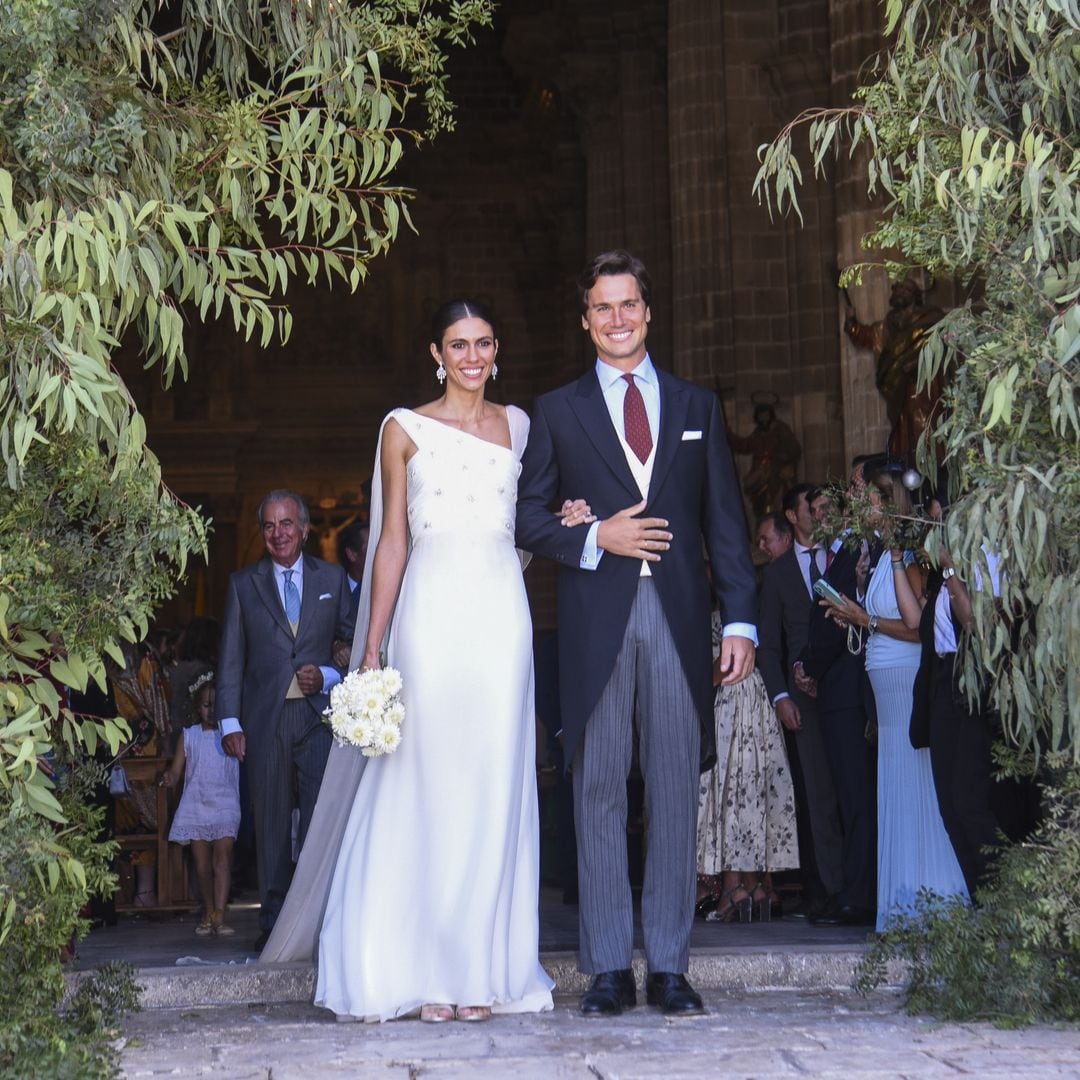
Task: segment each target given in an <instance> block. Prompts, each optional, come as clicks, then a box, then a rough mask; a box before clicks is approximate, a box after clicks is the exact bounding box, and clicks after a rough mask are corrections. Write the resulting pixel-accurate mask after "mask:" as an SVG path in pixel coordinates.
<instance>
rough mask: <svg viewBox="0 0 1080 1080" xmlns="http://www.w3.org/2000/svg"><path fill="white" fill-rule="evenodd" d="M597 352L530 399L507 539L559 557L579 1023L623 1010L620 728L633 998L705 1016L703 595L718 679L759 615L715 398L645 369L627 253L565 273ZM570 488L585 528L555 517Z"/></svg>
mask: <svg viewBox="0 0 1080 1080" xmlns="http://www.w3.org/2000/svg"><path fill="white" fill-rule="evenodd" d="M578 285H579V288H580V302H581V325H582V327H583V328H584V329H585V330H586V331H587V333H588V334H589V337H590V338H591V339H592V343H593V345H594V346H595V348H596V355H597V360H596V364H595V366H594V367H592V368H590V369H589V370H588V371H587V372H586V373H585V374H584V375H583V376H582V377H581V378H580V379H578V380H577V382H574V383H571V384H570V385H568V386H564V387H562V388H561V389H559V390H555V391H553V392H551V393H549V394H545V395H543V396H542V397H540V398H538V399H537V401H536V404H535V408H534V411H533V416H532V428H531V431H530V434H529V442H528V446H527V447H526V450H525V455H524V458H523V459H522V471H521V479H520V482H519V485H518V513H517V543H518V545H519V546H520V547H522V548H524V549H526V550H529V551H533V552H535V553H537V554H540V555H545V556H547V557H548V558H551V559H554V560H555V561H556V562H558V563H559V564H560V573H559V585H558V608H559V678H560V683H561V686H562V694H561V699H562V700H561V704H562V720H563V740H564V747H565V756H566V760H567V761H568V762H570V763H571V769H572V771H573V781H574V810H575V816H576V825H577V841H578V878H579V890H580V921H581V949H580V962H581V967H582V970H583V971H585V972H586V974H590V975H592V976H593V979H592V983H591V985H590V988H589V990H588V992H587V993H586V994H585V995H584V996H583V997H582V999H581V1011H582V1013H584V1014H585V1015H586V1016H603V1015H608V1016H612V1015H617V1014H618V1013H620V1012H622V1009H623V1007H625V1006H628V1005H633V1004H635V1001H636V995H635V988H634V977H633V972H632V970H631V951H632V947H633V908H632V899H631V894H630V881H629V876H628V870H627V855H626V810H627V807H626V779H627V774H628V773H629V771H630V762H631V754H632V751H633V741H634V728H635V726H636V728H637V737H638V752H639V761H640V766H641V771H642V774H643V776H644V780H645V813H646V818H647V820H648V828H649V836H648V857H647V860H646V866H645V883H644V892H643V894H642V923H643V927H644V936H645V956H646V959H647V961H648V969H649V975H648V979H647V980H646V997H647V1000H648V1002H649V1004H650V1005H658V1006H659V1007H660V1008H662V1009H663V1011H664V1012H665V1013H670V1014H682V1015H686V1014H693V1013H699V1012H701V1011H702V1004H701V998H700V997H699V996H698V994H697V993H696V992H695V991H694V989H693V988H692V987H691V986H690V984H689V982H687V980H686V976H685V973H686V971H687V968H688V966H689V957H690V927H691V924H692V922H693V917H694V893H695V881H696V877H695V853H696V844H695V829H696V825H697V802H698V775H699V771H700V767H701V766H702V765H703V764H707V763H709V762H710V760H711V759H712V758H713V757H714V756H715V753H714V745H713V744H714V737H713V710H712V701H713V690H712V653H711V632H710V595H709V581H708V577H707V573H706V563H705V559H704V557H703V554H702V545H703V544H704V547H705V550H706V552H707V553H708V558H709V560H710V562H711V565H712V582H713V588H714V590H715V591H716V594H717V596H718V598H719V600H720V609H721V613H722V615H723V618H724V641H723V647H722V649H721V655H720V659H719V661H718V664H719V666H720V668H721V669H722V675H723V682H724V684H725V685H732V684H734V683H737V682H740V681H741V680H743V679H745V678H746V677H747V676H748V675H749V674H750V672H751V671H752V670H753V667H754V644H755V640H756V632H755V629H754V626H753V621H754V618H755V614H756V607H757V603H756V597H755V587H754V572H753V567H752V564H751V562H750V555H749V549H748V544H747V536H746V530H745V526H744V523H743V514H742V502H741V498H740V495H739V488H738V484H737V481H736V479H735V472H734V469H733V467H732V462H731V455H730V452H729V450H728V447H727V441H726V438H725V434H724V426H723V421H722V420H721V418H720V410H719V408H718V405H717V400H716V397H715V395H713V394H712V393H710V392H709V391H707V390H703V389H701V388H700V387H697V386H694V385H693V384H691V383H688V382H684V381H682V380H681V379H677V378H675V377H674V376H672V375H669V374H668V373H667V372H665V371H661V370H660V369H658V368H656V367H655V366H654V365H653V363H652V360H651V359H650V357H649V355H648V352H647V350H646V348H645V338H646V335H647V334H648V329H649V320H650V318H651V312H650V310H649V301H650V282H649V276H648V273H647V272H646V270H645V267H644V265H643V264H642V263H641V261H640V260H639V259H637V258H635V257H634V256H632V255H630V254H628V253H627V252H625V251H611V252H607V253H605V254H603V255H599V256H597V257H596V258H595V259H594V260H593V261H592V263H590V265H589V266H588V267H586V269H585V271H584V272H583V273H582V275H581V277H580V278H579V280H578ZM564 498H583V499H585V500H587V501H588V503H589V504H590V506H591V507H592V511H593V513H594V514H595V515H596V516H597V518H598V520H597V521H595V522H594V523H593V524H592V525H589V526H586V525H580V526H576V527H573V528H565V527H564V526H562V525H561V524H560V523H559V520H558V519H557V518H555V517H553V516H552V514H551V507H552V506H553V505H555V504H557V503H558V502H561V500H563V499H564Z"/></svg>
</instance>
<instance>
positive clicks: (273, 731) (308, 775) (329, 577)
mask: <svg viewBox="0 0 1080 1080" xmlns="http://www.w3.org/2000/svg"><path fill="white" fill-rule="evenodd" d="M257 517H258V522H259V528H260V530H261V531H262V536H263V544H264V546H265V548H266V557H265V558H263V559H261V560H260V561H259V562H257V563H255V564H254V565H253V566H246V567H244V569H242V570H237V571H236V573H234V574H233V575H232V576H231V577H230V578H229V591H228V594H227V596H226V598H225V615H224V618H223V620H222V629H221V655H220V660H219V663H218V668H217V709H218V716H219V719H220V720H221V731H222V739H221V742H222V745H223V746H224V747H225V752H226V753H227V754H229V755H230V756H232V757H235V758H236V759H237V760H238V761H240V762H241V763H244V762H245V761H246V762H247V766H248V777H249V782H250V785H251V800H252V804H253V807H254V811H255V813H254V819H255V842H256V861H257V864H258V874H259V900H260V907H259V929H260V933H259V936H258V937H257V938H256V940H255V942H254V945H253V948H254V949H255V951H256V952H259V951H261V950H262V948H263V946H264V945H265V944H266V942H267V939H268V938H269V936H270V930H271V928H272V927H273V925H274V923H275V921H276V920H277V916H278V912H279V911H280V910H281V905H282V903H283V902H284V900H285V895H286V893H287V892H288V889H289V882H290V880H291V879H292V873H293V858H292V854H293V837H292V823H293V813H292V811H293V805H294V797H293V788H294V784H295V787H296V790H297V792H298V799H297V800H296V801H298V802H299V810H300V818H299V828H298V832H297V843H298V845H299V846H300V847H303V843H304V838H305V836H306V835H307V829H308V825H309V823H310V821H311V814H312V811H313V810H314V807H315V800H316V798H317V797H318V794H319V785H320V784H321V783H322V776H323V770H324V769H325V767H326V759H327V756H328V755H329V753H330V744H331V742H332V741H333V739H332V736H331V735H330V729H329V728H328V727H327V726H326V724H324V723H323V715H322V714H323V710H324V709H325V708H326V707H327V705H328V704H329V692H330V689H331V688H332V687H333V686H334V685H336V684H337V683H338V682H339V681H340V679H341V672H340V671H339V670H338V668H337V667H335V665H334V642H335V641H336V640H342V641H346V640H349V639H351V637H352V634H353V629H354V627H355V623H356V616H355V614H354V611H353V605H352V602H351V597H350V594H349V589H348V586H347V584H346V582H345V571H344V570H342V568H341V567H340V566H335V565H334V564H333V563H327V562H323V560H322V559H319V558H316V557H315V556H312V555H306V554H304V543H305V542H306V541H307V537H308V532H309V530H310V517H309V514H308V509H307V505H306V504H305V502H304V500H303V499H302V498H301V497H300V496H299V495H298V494H296V492H293V491H286V490H282V489H279V490H276V491H271V492H270V493H269V494H268V495H266V496H265V498H264V499H263V500H262V502H261V503H260V504H259V509H258V514H257Z"/></svg>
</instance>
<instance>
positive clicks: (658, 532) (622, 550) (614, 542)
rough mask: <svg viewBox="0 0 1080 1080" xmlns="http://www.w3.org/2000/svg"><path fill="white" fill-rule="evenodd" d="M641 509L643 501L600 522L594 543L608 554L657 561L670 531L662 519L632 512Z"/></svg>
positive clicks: (664, 548) (668, 540)
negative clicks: (643, 516)
mask: <svg viewBox="0 0 1080 1080" xmlns="http://www.w3.org/2000/svg"><path fill="white" fill-rule="evenodd" d="M644 509H645V500H644V499H642V500H641V502H639V503H636V504H635V505H634V506H628V507H627V508H626V509H625V510H620V511H619V512H618V513H617V514H612V515H611V517H609V518H607V519H606V520H605V521H601V522H600V528H599V529H597V531H596V546H597V547H598V548H600V549H601V550H602V551H610V552H611V554H612V555H625V556H626V557H627V558H628V559H645V560H646V561H648V562H659V561H660V552H662V551H667V549H668V548H669V547H671V543H670V541H671V533H669V532H667V531H666V530H667V524H668V523H667V521H665V520H664V518H642V517H636V516H635V515H637V514H640V513H641V511H642V510H644Z"/></svg>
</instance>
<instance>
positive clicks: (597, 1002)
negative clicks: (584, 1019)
mask: <svg viewBox="0 0 1080 1080" xmlns="http://www.w3.org/2000/svg"><path fill="white" fill-rule="evenodd" d="M636 1004H637V992H636V991H635V989H634V973H633V972H632V971H631V970H630V969H629V968H624V969H623V970H622V971H601V972H600V974H599V975H594V976H593V981H592V982H591V983H590V984H589V989H588V990H586V991H585V993H584V994H582V995H581V1004H580V1005H579V1008H580V1009H581V1015H582V1016H618V1015H619V1014H620V1013H621V1012H622V1011H623V1009H624V1008H629V1007H630V1006H631V1005H636Z"/></svg>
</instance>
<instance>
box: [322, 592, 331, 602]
mask: <svg viewBox="0 0 1080 1080" xmlns="http://www.w3.org/2000/svg"><path fill="white" fill-rule="evenodd" d="M319 599H320V600H333V599H334V594H333V593H328V592H324V593H323V594H322V595H321V596H320V597H319Z"/></svg>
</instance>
